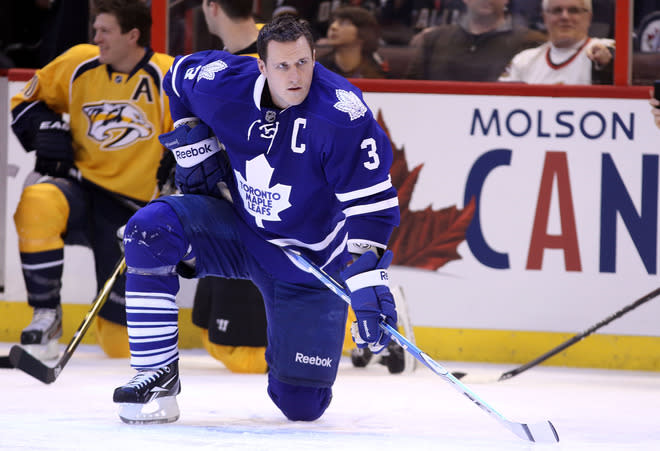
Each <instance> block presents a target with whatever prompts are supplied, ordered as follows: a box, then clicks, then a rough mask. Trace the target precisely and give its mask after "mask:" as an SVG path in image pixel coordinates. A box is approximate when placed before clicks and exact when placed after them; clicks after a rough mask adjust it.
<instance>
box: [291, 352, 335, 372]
mask: <svg viewBox="0 0 660 451" xmlns="http://www.w3.org/2000/svg"><path fill="white" fill-rule="evenodd" d="M296 362H298V363H304V364H305V365H314V366H325V367H328V368H330V365H331V364H332V359H331V358H330V357H326V358H322V357H319V356H317V355H316V356H311V357H310V356H308V355H305V354H303V353H301V352H296Z"/></svg>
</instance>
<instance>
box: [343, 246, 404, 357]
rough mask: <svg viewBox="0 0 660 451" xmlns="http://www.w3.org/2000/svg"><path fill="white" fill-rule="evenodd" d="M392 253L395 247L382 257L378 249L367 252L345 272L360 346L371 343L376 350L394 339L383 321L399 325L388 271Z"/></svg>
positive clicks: (355, 335) (354, 332)
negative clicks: (381, 326)
mask: <svg viewBox="0 0 660 451" xmlns="http://www.w3.org/2000/svg"><path fill="white" fill-rule="evenodd" d="M392 256H393V254H392V251H386V252H385V254H384V255H383V256H382V257H381V258H380V260H378V256H377V255H376V254H375V253H373V252H366V253H364V254H362V255H361V256H360V258H358V259H357V260H356V261H355V262H354V263H353V264H352V265H351V266H349V267H348V268H346V269H345V270H344V271H343V272H342V274H341V276H342V279H344V283H345V284H346V287H347V288H348V290H349V292H350V296H351V305H352V307H353V311H354V312H355V316H356V317H357V323H353V327H352V328H351V333H352V334H353V340H354V341H355V344H356V345H357V346H358V348H364V347H367V346H369V349H371V351H372V352H374V353H375V354H377V353H379V352H380V351H382V350H383V348H384V347H385V346H387V343H388V342H389V341H390V337H389V335H387V334H385V333H384V332H383V331H382V330H381V329H380V327H379V325H378V324H379V323H380V321H385V322H386V323H387V324H389V325H390V326H392V327H394V328H396V321H397V315H396V308H395V305H394V297H393V296H392V293H391V292H390V289H389V276H388V274H387V268H388V267H389V266H390V263H392ZM355 329H357V331H356V330H355Z"/></svg>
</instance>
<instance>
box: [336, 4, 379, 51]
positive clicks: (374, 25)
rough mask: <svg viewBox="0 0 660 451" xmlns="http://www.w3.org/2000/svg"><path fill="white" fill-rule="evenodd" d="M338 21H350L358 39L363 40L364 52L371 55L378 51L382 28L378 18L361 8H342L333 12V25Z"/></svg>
mask: <svg viewBox="0 0 660 451" xmlns="http://www.w3.org/2000/svg"><path fill="white" fill-rule="evenodd" d="M337 19H345V20H348V21H350V22H351V23H352V24H353V25H355V27H356V28H357V32H358V38H359V39H361V40H362V42H363V44H362V52H363V53H366V54H371V53H373V52H375V51H376V50H378V41H379V40H380V26H379V25H378V21H377V20H376V17H375V16H374V15H373V14H372V13H371V12H369V11H367V10H366V9H364V8H360V7H359V6H342V7H339V8H337V9H335V10H334V11H333V12H332V19H331V21H330V22H331V23H332V22H333V21H335V20H337Z"/></svg>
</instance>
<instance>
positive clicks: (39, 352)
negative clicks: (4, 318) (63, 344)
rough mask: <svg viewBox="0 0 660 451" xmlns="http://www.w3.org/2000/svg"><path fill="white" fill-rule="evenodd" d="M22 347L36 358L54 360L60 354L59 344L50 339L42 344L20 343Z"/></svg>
mask: <svg viewBox="0 0 660 451" xmlns="http://www.w3.org/2000/svg"><path fill="white" fill-rule="evenodd" d="M21 347H22V348H23V349H25V350H26V351H27V352H29V353H30V354H32V355H33V356H34V357H35V358H36V359H38V360H56V359H57V358H58V357H59V356H60V344H59V342H58V341H57V340H51V341H49V342H48V343H46V344H43V345H21Z"/></svg>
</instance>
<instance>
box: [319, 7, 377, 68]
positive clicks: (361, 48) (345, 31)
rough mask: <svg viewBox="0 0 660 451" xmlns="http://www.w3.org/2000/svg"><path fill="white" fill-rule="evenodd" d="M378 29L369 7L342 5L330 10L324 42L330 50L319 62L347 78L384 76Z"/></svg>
mask: <svg viewBox="0 0 660 451" xmlns="http://www.w3.org/2000/svg"><path fill="white" fill-rule="evenodd" d="M379 35H380V31H379V26H378V21H377V20H376V18H375V17H374V15H373V14H371V13H370V12H369V11H367V10H366V9H363V8H359V7H355V6H343V7H341V8H338V9H336V10H335V11H334V12H333V13H332V21H331V23H330V27H329V28H328V38H327V43H328V44H329V45H330V46H331V47H332V51H330V53H327V54H325V55H323V56H321V57H319V58H318V62H319V63H321V64H323V65H324V66H325V67H327V68H328V69H330V70H331V71H333V72H336V73H338V74H339V75H342V76H344V77H346V78H385V75H386V72H385V69H384V68H383V64H382V60H381V59H380V57H379V56H378V54H377V53H376V50H378V39H379Z"/></svg>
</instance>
